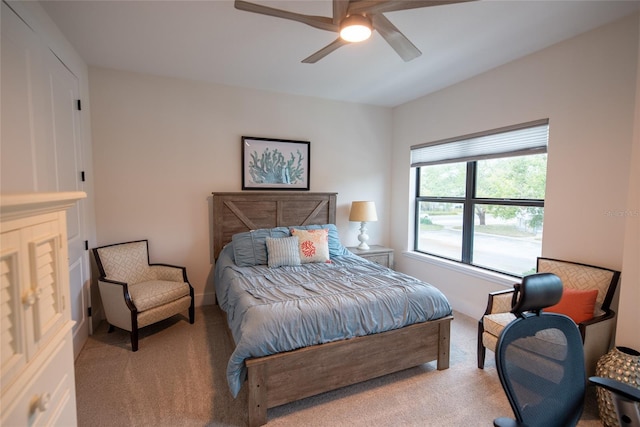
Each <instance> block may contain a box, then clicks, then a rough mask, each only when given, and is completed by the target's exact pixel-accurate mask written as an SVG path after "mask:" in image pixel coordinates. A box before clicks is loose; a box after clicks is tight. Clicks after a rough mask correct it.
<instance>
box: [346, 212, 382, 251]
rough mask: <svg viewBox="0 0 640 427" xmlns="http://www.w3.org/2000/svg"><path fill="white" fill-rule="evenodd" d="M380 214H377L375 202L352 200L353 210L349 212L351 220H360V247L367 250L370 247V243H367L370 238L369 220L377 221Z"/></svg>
mask: <svg viewBox="0 0 640 427" xmlns="http://www.w3.org/2000/svg"><path fill="white" fill-rule="evenodd" d="M377 220H378V215H377V214H376V205H375V203H373V202H362V201H358V202H352V203H351V212H349V221H357V222H360V235H358V240H359V241H360V245H359V246H358V249H361V250H363V251H366V250H368V249H369V245H367V240H369V236H368V235H367V222H371V221H377Z"/></svg>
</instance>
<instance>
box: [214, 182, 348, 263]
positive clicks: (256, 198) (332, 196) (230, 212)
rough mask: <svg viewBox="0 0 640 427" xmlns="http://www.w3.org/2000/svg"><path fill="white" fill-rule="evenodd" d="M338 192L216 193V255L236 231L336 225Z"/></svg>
mask: <svg viewBox="0 0 640 427" xmlns="http://www.w3.org/2000/svg"><path fill="white" fill-rule="evenodd" d="M336 198H337V193H309V192H285V191H270V192H241V193H216V192H214V193H213V256H214V259H218V255H219V254H220V251H221V250H222V248H223V247H224V245H226V244H227V243H229V242H230V241H231V237H232V236H233V235H234V234H236V233H242V232H245V231H250V230H257V229H259V228H273V227H286V226H290V225H310V224H335V223H336Z"/></svg>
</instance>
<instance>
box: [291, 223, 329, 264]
mask: <svg viewBox="0 0 640 427" xmlns="http://www.w3.org/2000/svg"><path fill="white" fill-rule="evenodd" d="M291 234H293V235H294V236H297V237H298V238H299V240H300V244H299V246H300V262H301V263H302V264H306V263H309V262H331V261H330V259H329V230H327V229H326V228H318V229H315V230H301V229H297V228H292V229H291Z"/></svg>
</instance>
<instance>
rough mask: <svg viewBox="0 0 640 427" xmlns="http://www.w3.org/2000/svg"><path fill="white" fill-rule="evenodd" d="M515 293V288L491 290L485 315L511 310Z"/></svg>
mask: <svg viewBox="0 0 640 427" xmlns="http://www.w3.org/2000/svg"><path fill="white" fill-rule="evenodd" d="M513 293H514V289H513V288H512V289H503V290H501V291H495V292H489V299H488V300H487V308H486V309H485V311H484V315H487V314H495V313H509V312H511V303H512V300H513Z"/></svg>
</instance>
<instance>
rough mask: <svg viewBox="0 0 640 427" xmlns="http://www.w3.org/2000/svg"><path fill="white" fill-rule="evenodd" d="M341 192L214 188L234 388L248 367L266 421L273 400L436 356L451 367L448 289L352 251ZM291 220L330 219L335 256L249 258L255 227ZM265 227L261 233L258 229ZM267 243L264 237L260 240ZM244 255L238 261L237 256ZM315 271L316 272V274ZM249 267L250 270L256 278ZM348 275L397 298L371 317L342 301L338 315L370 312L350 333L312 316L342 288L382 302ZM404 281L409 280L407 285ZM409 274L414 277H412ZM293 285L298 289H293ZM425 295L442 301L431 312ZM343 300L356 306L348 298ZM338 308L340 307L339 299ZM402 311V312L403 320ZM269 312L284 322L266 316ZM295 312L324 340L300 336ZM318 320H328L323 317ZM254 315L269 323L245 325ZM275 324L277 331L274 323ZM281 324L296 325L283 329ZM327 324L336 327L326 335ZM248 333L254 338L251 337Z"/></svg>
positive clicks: (260, 420) (324, 224)
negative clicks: (340, 219) (307, 260)
mask: <svg viewBox="0 0 640 427" xmlns="http://www.w3.org/2000/svg"><path fill="white" fill-rule="evenodd" d="M336 199H337V195H336V193H312V192H241V193H213V250H214V257H215V259H216V271H215V286H216V298H217V303H218V304H219V305H220V307H221V308H222V309H223V311H225V313H226V316H225V317H226V319H227V326H228V329H229V331H230V334H231V337H232V339H233V341H234V342H235V343H236V348H235V350H234V353H233V354H232V356H231V358H230V361H229V366H228V367H227V373H228V379H229V383H230V388H231V392H232V394H234V396H235V395H237V392H238V389H239V387H240V386H242V383H243V382H244V378H245V377H246V382H247V387H248V414H249V425H250V426H257V425H262V424H265V423H266V421H267V409H268V408H272V407H275V406H279V405H283V404H285V403H289V402H293V401H296V400H299V399H302V398H305V397H309V396H313V395H315V394H319V393H323V392H326V391H330V390H334V389H337V388H340V387H344V386H347V385H351V384H355V383H358V382H361V381H366V380H369V379H372V378H376V377H379V376H382V375H386V374H389V373H392V372H397V371H400V370H404V369H407V368H410V367H414V366H418V365H421V364H423V363H427V362H431V361H437V368H438V369H439V370H442V369H447V368H448V367H449V336H450V322H451V320H452V319H453V317H452V316H451V307H450V306H449V304H448V302H447V301H446V298H444V296H443V295H441V294H440V296H441V298H440V297H439V296H438V295H437V294H439V291H437V289H435V288H433V287H431V286H429V285H427V284H424V283H422V282H419V281H418V280H417V279H414V278H411V277H410V276H406V275H403V274H401V273H397V272H394V271H393V270H389V269H387V268H385V267H382V266H379V265H377V264H374V263H371V262H369V261H366V260H364V259H362V258H359V257H356V256H355V255H353V254H350V253H349V252H348V251H347V250H346V248H344V247H343V246H342V245H341V243H340V242H339V237H338V234H337V229H336V228H335V225H333V224H335V217H336ZM291 227H294V228H299V229H305V230H309V229H310V230H317V229H319V228H323V229H328V230H329V231H328V239H329V250H330V251H331V262H329V263H312V264H303V265H301V266H292V267H289V266H284V267H281V268H269V267H268V266H267V265H263V263H264V264H266V261H264V257H265V256H266V255H264V254H262V255H261V254H260V252H259V251H257V250H253V251H252V250H250V251H249V252H248V256H249V257H254V259H253V260H254V261H253V262H248V263H246V264H243V262H244V261H245V260H246V259H245V255H246V254H242V253H240V254H239V253H238V252H237V251H238V250H239V247H240V245H242V244H245V243H246V239H249V240H251V239H256V237H255V236H257V235H261V234H260V233H263V234H262V235H263V236H264V235H265V234H264V233H267V234H268V236H270V237H274V238H275V237H286V236H290V233H289V231H290V228H291ZM256 230H257V231H259V232H260V233H258V232H254V231H256ZM234 236H235V237H234ZM252 241H254V240H252ZM283 241H284V240H283ZM243 242H244V243H243ZM261 244H263V243H261ZM258 246H259V245H258V244H255V247H258ZM251 247H253V246H248V248H251ZM234 254H235V258H234ZM336 254H337V256H334V255H336ZM261 257H262V258H261ZM236 260H237V262H238V264H235V262H236ZM316 275H317V276H318V278H317V279H316V278H314V277H315V276H316ZM248 276H251V280H249V279H248V278H247V277H248ZM275 276H282V277H285V279H283V280H285V282H284V283H283V284H280V282H278V284H277V285H275V287H273V289H272V288H271V286H272V285H271V283H272V281H273V280H281V277H278V278H277V279H274V277H275ZM303 276H304V281H305V284H304V286H301V287H298V286H295V282H296V281H299V280H302V279H300V277H303ZM252 280H253V282H252ZM287 281H288V282H287ZM388 281H395V282H397V283H393V284H392V283H388ZM265 282H269V286H268V287H267V286H263V285H260V286H257V285H255V283H262V284H264V283H265ZM343 282H344V283H346V282H353V283H357V284H359V286H360V287H363V288H375V289H373V293H377V294H378V295H379V296H380V295H383V296H384V295H386V299H387V300H388V301H391V302H392V303H391V308H389V307H387V306H386V305H385V306H384V307H383V309H384V310H387V312H389V313H391V314H390V315H388V316H387V315H386V314H385V315H378V316H371V318H369V316H367V315H366V314H363V313H368V311H367V310H368V308H359V309H353V308H352V309H351V310H355V311H354V312H355V313H360V314H359V315H358V314H353V313H351V314H349V315H345V314H335V313H338V312H337V311H336V312H334V317H335V316H344V317H345V318H349V319H352V318H356V320H357V319H358V318H359V319H365V320H364V321H361V323H362V324H360V323H359V324H358V325H355V326H351V325H347V326H344V331H343V332H344V333H346V334H347V335H346V336H341V337H338V336H336V335H335V334H333V332H332V328H333V329H340V327H342V326H340V327H337V326H335V325H333V324H330V325H329V326H325V324H322V325H321V326H318V325H313V324H312V322H311V320H310V319H312V318H313V319H315V318H318V319H319V314H318V313H319V312H320V311H319V309H318V306H327V304H328V303H327V302H326V301H329V300H332V301H334V300H336V299H337V298H340V300H339V302H340V301H343V300H342V298H344V297H345V295H347V299H349V298H351V299H357V300H359V301H364V304H365V305H366V304H369V305H377V304H379V303H378V302H376V300H375V299H374V298H373V297H371V296H370V295H369V294H365V293H363V294H362V295H360V294H356V293H354V294H353V295H356V296H353V297H350V295H351V291H348V292H347V291H345V289H344V288H343V287H342V286H343ZM399 282H403V283H402V288H401V287H400V283H399ZM404 282H406V283H407V286H406V287H405V285H404ZM228 283H233V286H231V287H230V286H229V284H228ZM241 287H242V290H240V288H241ZM427 287H428V288H432V289H433V290H431V289H430V290H429V291H428V292H429V293H428V295H425V296H422V292H426V291H425V290H424V289H423V288H427ZM319 288H322V292H324V289H325V288H328V289H330V291H329V295H326V296H325V295H324V294H323V295H321V296H318V294H320V293H321V292H320V291H319ZM398 289H401V291H400V292H402V293H403V295H405V296H404V297H402V298H406V301H405V303H404V306H402V304H401V303H396V300H398V299H400V298H396V297H395V296H393V295H392V294H391V293H390V292H397V291H398ZM368 291H369V289H367V290H366V291H365V292H368ZM299 292H302V294H298V293H299ZM292 293H293V294H295V295H294V296H295V297H296V298H293V299H290V298H289V297H290V296H291V295H290V294H292ZM387 293H389V294H387ZM325 298H326V299H327V300H326V301H325ZM417 300H420V301H422V300H425V301H426V305H430V306H433V307H435V308H433V307H432V308H431V309H430V310H429V312H428V313H426V312H425V313H422V311H420V310H422V309H420V310H418V309H415V307H414V306H415V305H417V303H416V302H415V301H417ZM243 304H245V305H243ZM339 305H343V306H344V307H350V305H349V304H344V303H342V302H340V304H339ZM276 306H278V307H285V308H287V307H289V311H288V312H287V313H288V314H286V315H285V314H283V315H282V316H283V317H282V318H279V317H277V316H279V314H274V313H276V311H275V310H274V309H273V308H274V307H276ZM396 306H398V307H396ZM291 307H293V308H291ZM367 307H368V306H367ZM403 307H404V308H403ZM330 310H334V308H333V307H330ZM347 310H349V309H347ZM357 310H360V311H357ZM394 310H395V311H398V312H399V313H400V314H401V315H398V313H395V311H394ZM402 310H404V312H403V311H402ZM418 311H419V312H418ZM267 313H268V316H270V317H271V316H272V315H275V320H273V321H272V320H271V319H269V321H267V320H262V319H263V318H265V316H266V315H267ZM394 313H395V314H394ZM243 316H244V317H243ZM261 316H262V317H261ZM374 317H375V318H374ZM400 317H401V318H402V320H398V318H400ZM256 319H258V320H256ZM341 319H342V318H341ZM380 319H382V320H380ZM340 321H341V322H342V321H343V320H340ZM349 321H351V320H349ZM268 322H273V325H277V326H265V325H267V324H268ZM287 322H289V323H291V322H293V323H292V324H293V325H305V327H299V328H295V327H294V329H306V330H307V332H308V330H312V333H311V334H310V335H311V336H312V340H315V343H312V344H305V345H304V346H302V345H301V344H300V338H298V337H297V336H293V337H291V335H294V334H293V333H292V332H290V331H289V330H288V329H286V328H288V327H290V326H287ZM318 322H320V323H322V320H318ZM398 322H400V323H398ZM407 322H408V323H407ZM247 324H259V325H260V327H263V329H262V330H261V331H259V332H248V330H247V329H242V328H247V326H246V325H247ZM276 330H278V333H276V332H274V331H276ZM281 330H287V332H286V333H281V332H280V331H281ZM345 331H346V332H345ZM325 333H326V334H328V335H329V336H323V335H324V334H325ZM363 334H364V335H363ZM258 335H259V336H261V337H262V336H266V338H265V340H266V341H265V342H261V343H259V345H258V348H259V349H258V350H255V353H252V354H254V355H252V356H251V355H249V353H247V351H248V350H247V348H246V347H247V346H246V343H247V342H253V341H254V339H255V337H257V336H258ZM247 336H249V337H250V339H245V338H246V337H247ZM269 339H273V340H275V341H277V342H278V344H277V345H276V344H274V343H273V341H269ZM305 339H306V338H305ZM280 342H282V343H284V344H283V345H284V347H279V346H280ZM251 351H252V352H253V351H254V350H253V349H252V350H251ZM236 375H237V377H236Z"/></svg>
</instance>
